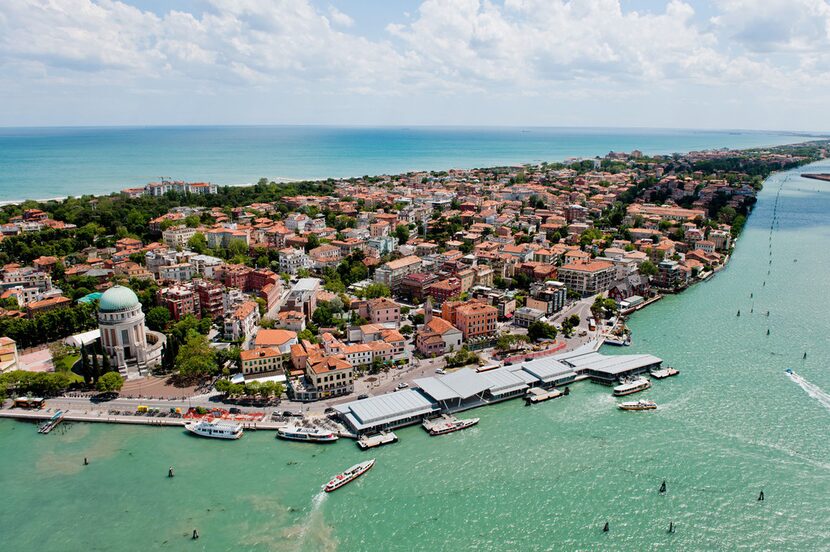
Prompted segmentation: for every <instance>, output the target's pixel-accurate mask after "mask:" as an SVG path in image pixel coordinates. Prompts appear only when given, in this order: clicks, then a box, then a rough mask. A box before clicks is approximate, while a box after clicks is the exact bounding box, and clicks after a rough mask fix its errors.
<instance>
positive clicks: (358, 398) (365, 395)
mask: <svg viewBox="0 0 830 552" xmlns="http://www.w3.org/2000/svg"><path fill="white" fill-rule="evenodd" d="M368 398H369V395H367V394H365V393H364V394H363V395H358V396H357V400H359V401H362V400H363V399H368Z"/></svg>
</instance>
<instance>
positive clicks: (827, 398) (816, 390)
mask: <svg viewBox="0 0 830 552" xmlns="http://www.w3.org/2000/svg"><path fill="white" fill-rule="evenodd" d="M787 375H788V376H789V377H790V379H791V380H793V381H794V382H795V383H796V384H798V386H799V387H801V388H802V389H803V390H804V391H805V392H806V393H807V394H808V395H810V396H811V397H813V398H814V399H816V400H817V401H818V402H820V403H821V404H822V406H824V408H826V409H827V410H830V393H827V392H826V391H824V390H823V389H822V388H821V387H819V386H818V385H816V384H814V383H810V382H809V381H807V380H806V379H804V378H803V377H801V376H799V375H798V374H796V373H792V374H791V373H789V372H788V373H787Z"/></svg>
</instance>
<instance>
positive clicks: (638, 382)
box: [614, 378, 651, 397]
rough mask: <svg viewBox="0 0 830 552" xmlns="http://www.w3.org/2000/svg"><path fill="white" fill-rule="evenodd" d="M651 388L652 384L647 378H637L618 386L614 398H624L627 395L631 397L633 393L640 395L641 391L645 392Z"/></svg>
mask: <svg viewBox="0 0 830 552" xmlns="http://www.w3.org/2000/svg"><path fill="white" fill-rule="evenodd" d="M650 387H651V382H650V381H648V380H647V379H646V378H637V379H635V380H633V381H630V382H627V383H623V384H622V385H618V386H616V387H615V388H614V396H615V397H623V396H625V395H631V394H632V393H639V392H640V391H645V390H646V389H648V388H650Z"/></svg>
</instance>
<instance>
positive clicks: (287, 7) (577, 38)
mask: <svg viewBox="0 0 830 552" xmlns="http://www.w3.org/2000/svg"><path fill="white" fill-rule="evenodd" d="M828 106H830V0H697V1H695V0H685V1H684V0H670V1H664V0H422V1H418V0H121V1H118V0H2V1H0V126H76V125H224V124H287V125H295V124H316V125H367V126H386V125H390V126H414V125H448V126H455V125H474V126H476V125H477V126H590V127H657V128H707V129H765V130H804V131H825V132H826V131H830V109H828Z"/></svg>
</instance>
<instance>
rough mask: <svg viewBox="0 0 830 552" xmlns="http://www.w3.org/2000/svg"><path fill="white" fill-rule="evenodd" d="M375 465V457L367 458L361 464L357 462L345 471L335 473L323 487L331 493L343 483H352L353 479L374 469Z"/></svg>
mask: <svg viewBox="0 0 830 552" xmlns="http://www.w3.org/2000/svg"><path fill="white" fill-rule="evenodd" d="M374 465H375V459H374V458H372V459H371V460H367V461H365V462H361V463H360V464H355V465H354V466H352V467H351V468H349V469H348V470H346V471H344V472H343V473H341V474H338V475H335V476H334V477H332V478H331V481H329V482H328V483H326V486H325V487H323V489H324V490H325V491H326V492H327V493H330V492H332V491H336V490H337V489H339V488H340V487H342V486H343V485H345V484H347V483H351V482H352V481H354V480H355V479H357V478H358V477H360V476H361V475H363V474H364V473H366V472H367V471H369V470H370V469H372V466H374Z"/></svg>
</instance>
